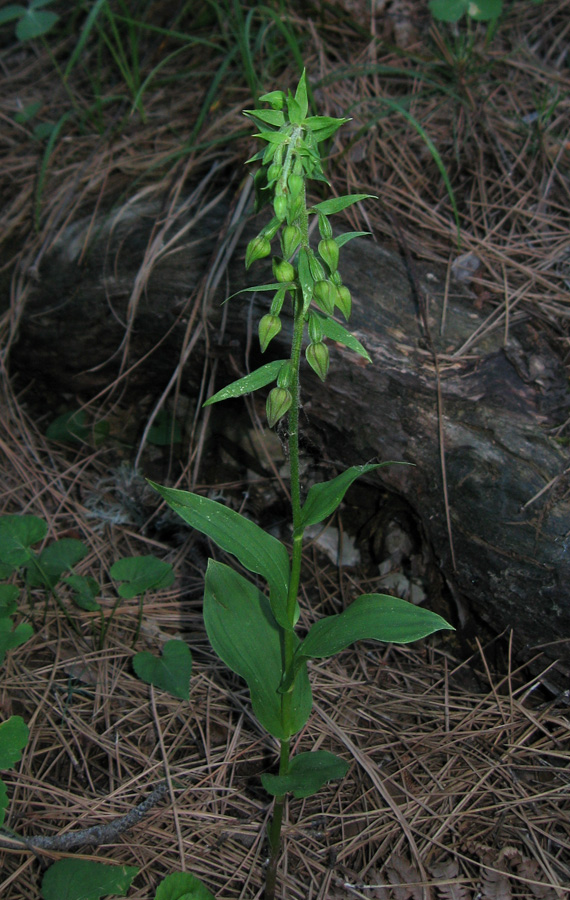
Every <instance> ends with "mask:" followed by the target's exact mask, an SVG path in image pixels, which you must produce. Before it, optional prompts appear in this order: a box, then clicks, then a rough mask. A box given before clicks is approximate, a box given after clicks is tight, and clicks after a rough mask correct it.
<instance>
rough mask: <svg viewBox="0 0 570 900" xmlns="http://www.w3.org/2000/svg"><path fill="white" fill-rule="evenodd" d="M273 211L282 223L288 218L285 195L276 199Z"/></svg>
mask: <svg viewBox="0 0 570 900" xmlns="http://www.w3.org/2000/svg"><path fill="white" fill-rule="evenodd" d="M273 209H274V211H275V215H276V216H277V218H278V219H279V221H280V222H282V221H283V220H284V219H285V218H286V216H287V198H286V197H285V196H284V195H283V194H280V195H279V196H276V197H275V199H274V201H273Z"/></svg>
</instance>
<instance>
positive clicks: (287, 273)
mask: <svg viewBox="0 0 570 900" xmlns="http://www.w3.org/2000/svg"><path fill="white" fill-rule="evenodd" d="M273 274H274V275H275V278H276V279H277V281H281V282H282V283H284V284H285V283H288V282H291V281H295V268H294V266H292V265H291V263H290V262H287V260H286V259H279V257H277V256H275V257H274V259H273Z"/></svg>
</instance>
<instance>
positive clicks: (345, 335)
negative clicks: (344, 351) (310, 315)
mask: <svg viewBox="0 0 570 900" xmlns="http://www.w3.org/2000/svg"><path fill="white" fill-rule="evenodd" d="M315 315H316V316H318V317H319V319H320V321H321V328H322V329H323V334H326V336H327V337H328V338H330V339H331V341H336V342H337V343H338V344H344V346H345V347H348V349H349V350H354V352H355V353H358V355H359V356H362V357H363V358H364V359H365V360H366V361H367V362H372V360H371V359H370V356H369V354H368V352H367V350H365V349H364V347H363V346H362V344H361V343H360V341H359V340H358V338H355V337H354V335H353V334H351V333H350V331H347V329H346V328H344V327H343V326H342V325H341V324H340V323H339V322H335V320H334V319H331V318H330V316H326V315H324V314H323V313H319V312H316V311H315Z"/></svg>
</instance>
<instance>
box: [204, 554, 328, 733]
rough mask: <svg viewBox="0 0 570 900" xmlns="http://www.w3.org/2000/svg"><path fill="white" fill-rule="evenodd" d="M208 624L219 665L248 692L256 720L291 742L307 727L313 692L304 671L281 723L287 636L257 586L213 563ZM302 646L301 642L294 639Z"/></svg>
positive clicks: (210, 564) (206, 594)
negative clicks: (288, 715)
mask: <svg viewBox="0 0 570 900" xmlns="http://www.w3.org/2000/svg"><path fill="white" fill-rule="evenodd" d="M204 623H205V625H206V631H207V632H208V638H209V639H210V643H211V645H212V647H213V648H214V650H215V651H216V653H217V654H218V656H219V657H220V659H222V660H223V661H224V662H225V664H226V665H227V666H229V668H230V669H231V670H232V671H233V672H236V673H237V674H238V675H240V676H241V677H242V678H243V679H245V681H246V682H247V685H248V687H249V690H250V693H251V702H252V705H253V710H254V712H255V715H256V716H257V718H258V719H259V721H260V723H261V724H262V725H263V727H264V728H265V729H266V731H268V732H269V733H270V734H272V735H273V736H274V737H276V738H278V739H279V740H287V739H288V738H289V737H290V736H291V735H292V734H295V733H296V732H297V731H300V729H301V728H302V727H303V725H304V724H305V722H306V721H307V719H308V717H309V713H310V711H311V707H312V696H311V687H310V684H309V678H308V674H307V667H306V665H304V666H303V667H301V668H300V669H299V672H298V674H297V678H296V680H295V684H294V686H293V689H292V692H291V697H292V699H291V721H290V727H289V728H286V727H285V726H284V724H283V722H282V719H281V703H282V696H283V695H282V694H281V693H279V685H280V682H281V668H282V653H283V645H282V642H283V631H282V629H281V628H279V626H278V625H277V622H276V621H275V618H274V616H273V613H272V611H271V606H270V604H269V602H268V600H267V598H266V597H265V596H264V595H263V594H262V593H261V591H259V590H258V589H257V588H256V587H255V585H253V584H251V582H249V581H247V580H246V579H245V578H244V577H243V576H242V575H240V574H239V573H238V572H236V571H234V569H231V568H230V567H229V566H225V565H223V564H222V563H218V562H215V561H214V560H212V559H211V560H210V561H209V562H208V570H207V572H206V586H205V591H204ZM293 642H294V644H295V646H298V643H299V642H298V638H297V636H296V635H295V634H293Z"/></svg>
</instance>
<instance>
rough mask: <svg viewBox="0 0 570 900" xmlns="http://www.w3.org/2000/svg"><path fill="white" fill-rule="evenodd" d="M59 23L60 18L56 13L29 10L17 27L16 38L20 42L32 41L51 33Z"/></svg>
mask: <svg viewBox="0 0 570 900" xmlns="http://www.w3.org/2000/svg"><path fill="white" fill-rule="evenodd" d="M57 21H59V16H58V15H57V14H56V13H54V12H49V11H46V12H36V11H35V10H34V9H27V10H26V14H25V15H24V16H22V18H21V19H20V21H19V22H18V24H17V25H16V37H17V38H18V40H19V41H32V40H34V38H38V37H41V36H42V35H44V34H47V33H48V31H51V29H52V28H53V26H54V25H55V23H56V22H57Z"/></svg>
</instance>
